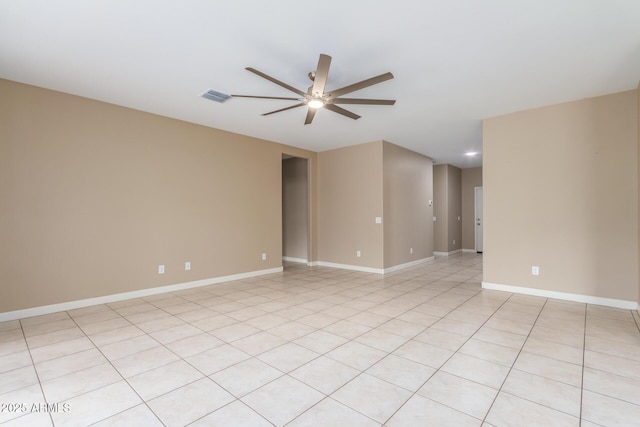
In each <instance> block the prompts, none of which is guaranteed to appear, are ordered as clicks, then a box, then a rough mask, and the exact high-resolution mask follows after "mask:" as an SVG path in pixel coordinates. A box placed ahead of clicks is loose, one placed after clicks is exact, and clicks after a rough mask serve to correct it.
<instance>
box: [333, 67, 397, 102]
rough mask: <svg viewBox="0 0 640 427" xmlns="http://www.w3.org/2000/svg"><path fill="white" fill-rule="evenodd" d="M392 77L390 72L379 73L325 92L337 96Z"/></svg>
mask: <svg viewBox="0 0 640 427" xmlns="http://www.w3.org/2000/svg"><path fill="white" fill-rule="evenodd" d="M392 78H393V74H391V73H384V74H380V75H379V76H375V77H371V78H370V79H366V80H362V81H361V82H358V83H354V84H352V85H349V86H345V87H342V88H340V89H336V90H332V91H330V92H327V93H326V95H329V96H331V97H333V98H337V97H339V96H340V95H344V94H345V93H350V92H355V91H356V90H360V89H364V88H365V87H369V86H373V85H375V84H378V83H382V82H384V81H387V80H391V79H392Z"/></svg>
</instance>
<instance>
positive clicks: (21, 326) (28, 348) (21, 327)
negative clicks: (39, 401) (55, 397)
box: [16, 320, 55, 426]
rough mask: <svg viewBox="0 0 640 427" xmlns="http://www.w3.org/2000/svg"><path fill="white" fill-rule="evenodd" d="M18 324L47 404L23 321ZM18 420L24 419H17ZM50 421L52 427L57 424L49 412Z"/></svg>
mask: <svg viewBox="0 0 640 427" xmlns="http://www.w3.org/2000/svg"><path fill="white" fill-rule="evenodd" d="M18 323H19V324H20V331H21V332H22V339H24V343H25V345H26V346H27V350H28V351H29V358H30V359H31V366H32V368H33V371H34V372H35V373H36V378H37V379H38V386H39V387H40V393H42V398H43V399H44V401H45V403H47V402H48V399H47V395H46V394H45V393H44V388H43V387H42V381H41V380H40V374H39V373H38V370H37V369H36V363H35V361H34V360H33V354H31V346H29V341H27V335H26V334H25V333H24V326H23V325H22V320H18ZM27 387H28V386H27ZM27 415H28V414H25V415H24V416H27ZM17 418H22V417H17ZM17 418H16V419H17ZM49 419H50V420H51V425H52V426H55V422H54V421H53V413H52V412H49Z"/></svg>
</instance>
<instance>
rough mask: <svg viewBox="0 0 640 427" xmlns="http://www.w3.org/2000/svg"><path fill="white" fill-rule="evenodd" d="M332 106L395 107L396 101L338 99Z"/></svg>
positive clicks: (332, 101)
mask: <svg viewBox="0 0 640 427" xmlns="http://www.w3.org/2000/svg"><path fill="white" fill-rule="evenodd" d="M331 103H332V104H362V105H393V104H395V103H396V100H395V99H361V98H336V99H333V100H331Z"/></svg>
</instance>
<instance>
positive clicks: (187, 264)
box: [184, 261, 191, 270]
mask: <svg viewBox="0 0 640 427" xmlns="http://www.w3.org/2000/svg"><path fill="white" fill-rule="evenodd" d="M184 269H185V270H191V262H190V261H187V262H185V263H184Z"/></svg>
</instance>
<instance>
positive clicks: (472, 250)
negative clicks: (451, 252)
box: [462, 249, 478, 254]
mask: <svg viewBox="0 0 640 427" xmlns="http://www.w3.org/2000/svg"><path fill="white" fill-rule="evenodd" d="M462 253H463V254H477V253H478V251H476V250H475V249H463V250H462Z"/></svg>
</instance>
